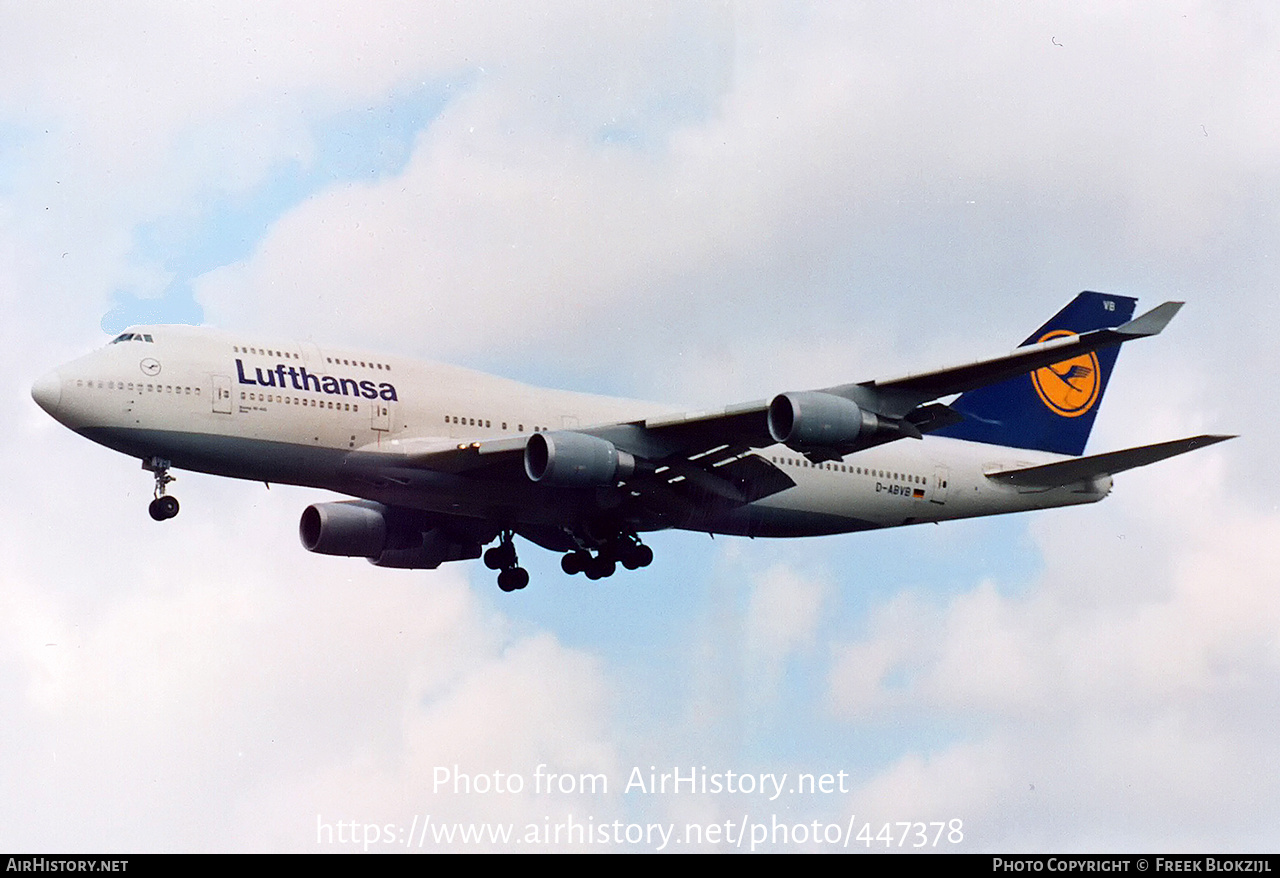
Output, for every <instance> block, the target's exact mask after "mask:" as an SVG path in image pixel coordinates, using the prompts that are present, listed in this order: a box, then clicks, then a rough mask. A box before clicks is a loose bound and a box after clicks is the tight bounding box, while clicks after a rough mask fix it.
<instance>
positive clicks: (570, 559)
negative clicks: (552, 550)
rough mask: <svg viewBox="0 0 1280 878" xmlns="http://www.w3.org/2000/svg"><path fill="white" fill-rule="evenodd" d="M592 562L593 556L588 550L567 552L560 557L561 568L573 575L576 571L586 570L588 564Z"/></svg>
mask: <svg viewBox="0 0 1280 878" xmlns="http://www.w3.org/2000/svg"><path fill="white" fill-rule="evenodd" d="M590 562H591V556H590V555H588V554H587V553H586V552H581V551H575V552H566V553H565V554H564V557H562V558H561V559H560V569H561V570H563V571H564V572H565V573H568V574H569V575H570V576H573V575H574V574H575V573H581V572H582V571H584V570H586V569H587V564H589V563H590Z"/></svg>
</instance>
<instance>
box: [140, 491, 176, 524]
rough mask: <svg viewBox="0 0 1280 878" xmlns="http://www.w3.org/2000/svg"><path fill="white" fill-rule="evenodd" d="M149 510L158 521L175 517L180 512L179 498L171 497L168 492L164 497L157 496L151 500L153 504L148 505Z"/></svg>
mask: <svg viewBox="0 0 1280 878" xmlns="http://www.w3.org/2000/svg"><path fill="white" fill-rule="evenodd" d="M147 512H149V513H150V514H151V517H152V518H154V519H155V520H156V521H165V520H167V519H170V518H173V517H174V516H175V515H177V514H178V498H177V497H170V496H168V495H167V494H166V495H165V496H163V497H157V498H156V499H154V500H152V501H151V505H149V506H148V507H147Z"/></svg>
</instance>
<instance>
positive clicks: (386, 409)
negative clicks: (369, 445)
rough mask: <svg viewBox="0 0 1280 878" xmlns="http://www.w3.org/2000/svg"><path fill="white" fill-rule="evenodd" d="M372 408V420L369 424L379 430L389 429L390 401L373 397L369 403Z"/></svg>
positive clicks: (388, 430)
mask: <svg viewBox="0 0 1280 878" xmlns="http://www.w3.org/2000/svg"><path fill="white" fill-rule="evenodd" d="M370 408H372V409H373V420H372V422H371V423H370V426H371V427H372V428H373V429H375V430H379V431H381V432H384V433H387V432H390V431H391V402H390V401H389V400H385V399H375V400H373V402H372V403H371V404H370Z"/></svg>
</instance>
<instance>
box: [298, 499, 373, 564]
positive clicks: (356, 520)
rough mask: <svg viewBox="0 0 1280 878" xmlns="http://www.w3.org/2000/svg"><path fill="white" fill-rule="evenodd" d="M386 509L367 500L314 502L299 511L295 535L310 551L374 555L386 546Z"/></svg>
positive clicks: (332, 553)
mask: <svg viewBox="0 0 1280 878" xmlns="http://www.w3.org/2000/svg"><path fill="white" fill-rule="evenodd" d="M386 512H387V507H385V506H383V505H382V504H381V503H374V502H372V501H370V500H345V501H342V502H339V503H313V504H312V505H310V506H308V507H307V508H306V509H304V510H303V511H302V520H301V521H299V522H298V536H299V537H301V538H302V545H303V546H305V547H306V548H307V551H309V552H319V553H320V554H322V555H346V556H347V557H362V558H377V557H378V556H379V555H381V554H382V553H383V550H385V549H386V548H387V530H388V526H387V516H386Z"/></svg>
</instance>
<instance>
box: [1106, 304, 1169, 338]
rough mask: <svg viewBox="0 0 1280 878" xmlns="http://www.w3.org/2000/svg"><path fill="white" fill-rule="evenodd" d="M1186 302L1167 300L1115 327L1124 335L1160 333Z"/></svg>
mask: <svg viewBox="0 0 1280 878" xmlns="http://www.w3.org/2000/svg"><path fill="white" fill-rule="evenodd" d="M1184 304H1186V303H1185V302H1165V303H1164V304H1163V305H1157V306H1156V307H1154V308H1152V309H1151V310H1150V311H1148V312H1147V313H1146V314H1143V315H1142V316H1141V317H1135V318H1134V319H1133V320H1130V321H1129V322H1128V323H1125V324H1123V325H1121V326H1117V327H1116V328H1115V331H1116V332H1119V333H1123V334H1124V335H1132V336H1138V337H1145V336H1149V335H1159V334H1160V333H1161V332H1162V331H1163V330H1164V328H1165V327H1166V326H1168V325H1169V321H1170V320H1172V319H1173V318H1174V316H1175V315H1176V314H1177V313H1178V311H1180V310H1181V309H1182V306H1183V305H1184Z"/></svg>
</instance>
